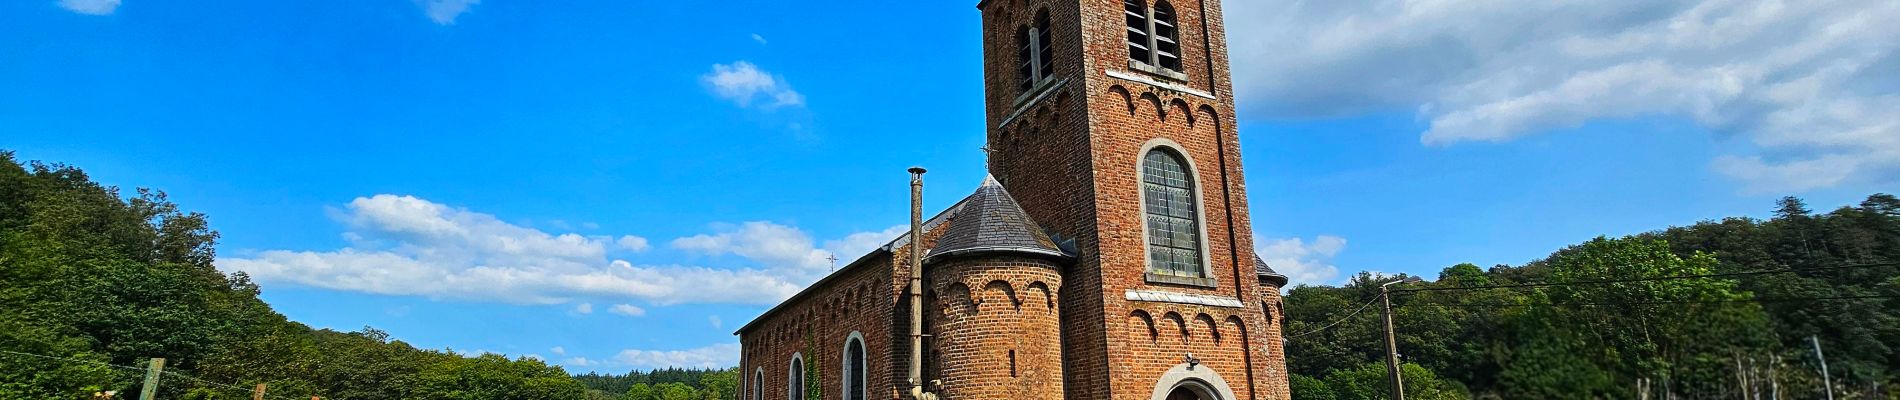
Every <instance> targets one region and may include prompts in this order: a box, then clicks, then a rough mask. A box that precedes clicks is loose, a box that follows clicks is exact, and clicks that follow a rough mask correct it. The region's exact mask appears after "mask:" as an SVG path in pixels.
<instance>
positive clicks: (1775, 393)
mask: <svg viewBox="0 0 1900 400" xmlns="http://www.w3.org/2000/svg"><path fill="white" fill-rule="evenodd" d="M1779 367H1781V354H1780V353H1775V354H1769V355H1768V400H1781V376H1779V375H1776V374H1775V371H1776V370H1775V369H1776V368H1779Z"/></svg>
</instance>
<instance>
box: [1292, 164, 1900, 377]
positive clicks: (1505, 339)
mask: <svg viewBox="0 0 1900 400" xmlns="http://www.w3.org/2000/svg"><path fill="white" fill-rule="evenodd" d="M1773 212H1774V215H1775V216H1774V218H1773V219H1770V220H1766V221H1762V220H1754V219H1748V218H1729V219H1723V220H1720V221H1706V222H1702V223H1698V224H1695V225H1693V226H1687V227H1675V228H1669V229H1665V230H1661V231H1656V232H1651V233H1645V234H1641V235H1635V236H1631V237H1625V238H1614V239H1612V238H1597V239H1593V240H1590V241H1587V242H1584V243H1581V244H1578V245H1575V246H1571V247H1569V248H1565V249H1563V250H1559V251H1557V252H1556V253H1553V254H1552V255H1551V256H1550V257H1548V258H1545V259H1543V260H1538V261H1534V262H1530V263H1527V264H1524V265H1521V266H1505V265H1500V266H1495V267H1492V268H1489V269H1488V270H1487V269H1481V268H1479V267H1478V266H1476V265H1470V264H1460V265H1455V266H1451V267H1448V268H1446V269H1444V270H1443V271H1442V272H1441V273H1440V274H1439V276H1438V279H1437V280H1436V281H1433V282H1428V283H1420V284H1411V285H1399V286H1395V288H1399V289H1400V290H1401V292H1399V293H1398V294H1395V295H1394V296H1393V299H1392V302H1393V305H1394V310H1395V316H1394V324H1395V325H1396V326H1397V330H1398V332H1399V335H1398V339H1399V352H1400V353H1401V354H1402V355H1403V356H1404V357H1405V360H1406V361H1407V363H1408V364H1411V363H1416V364H1417V365H1418V366H1420V367H1421V368H1422V370H1423V371H1421V372H1429V373H1434V374H1437V375H1438V376H1441V377H1443V379H1444V380H1448V381H1454V382H1460V383H1462V384H1463V385H1464V386H1465V387H1468V388H1470V390H1471V394H1472V395H1473V396H1476V397H1482V398H1634V397H1637V396H1638V393H1647V394H1648V397H1650V398H1667V397H1675V398H1726V397H1736V396H1740V395H1741V394H1742V391H1743V390H1765V389H1764V388H1767V387H1768V386H1769V385H1768V384H1767V383H1766V381H1768V380H1772V381H1773V382H1774V383H1775V386H1776V387H1777V389H1778V390H1780V392H1781V393H1782V394H1783V396H1785V397H1792V398H1809V397H1816V396H1818V394H1819V393H1820V391H1821V388H1820V386H1819V385H1820V382H1821V381H1822V379H1821V378H1820V376H1819V374H1818V371H1817V369H1818V368H1816V367H1817V365H1816V363H1815V360H1814V358H1813V355H1812V351H1811V347H1810V346H1809V344H1808V338H1809V337H1810V336H1814V337H1817V338H1819V339H1820V341H1821V344H1822V346H1823V347H1824V348H1826V349H1827V352H1828V354H1827V356H1828V363H1829V369H1830V372H1832V373H1833V379H1834V382H1835V386H1836V388H1835V392H1836V394H1837V395H1841V396H1843V398H1856V397H1857V396H1858V397H1859V398H1887V397H1886V396H1889V395H1888V394H1886V393H1885V392H1886V391H1888V390H1890V389H1891V388H1894V387H1900V385H1896V384H1900V371H1896V368H1897V367H1895V366H1897V365H1900V300H1896V299H1895V297H1900V267H1896V266H1894V265H1893V263H1894V262H1896V261H1900V198H1896V197H1894V196H1892V195H1888V194H1876V195H1872V196H1869V197H1868V198H1867V199H1866V200H1865V201H1863V202H1861V203H1859V204H1858V205H1857V206H1852V207H1842V208H1839V209H1836V210H1835V211H1833V212H1829V213H1825V214H1817V213H1815V212H1814V211H1812V210H1811V209H1810V208H1809V206H1808V205H1807V204H1806V203H1805V202H1803V201H1802V200H1800V199H1797V198H1792V197H1789V198H1783V199H1781V200H1779V201H1777V202H1776V204H1775V208H1774V209H1773ZM1790 270H1792V272H1775V273H1753V272H1757V271H1790ZM1734 273H1748V274H1742V275H1735V276H1721V277H1706V278H1695V279H1674V277H1683V276H1708V275H1722V274H1734ZM1397 278H1400V277H1375V276H1372V275H1368V274H1361V275H1360V276H1357V277H1354V279H1352V280H1351V281H1350V282H1348V283H1347V284H1346V285H1344V286H1341V287H1324V286H1302V287H1298V288H1295V289H1293V290H1291V291H1290V292H1289V293H1288V295H1287V298H1286V305H1287V318H1288V321H1287V324H1286V332H1288V333H1289V335H1301V334H1305V333H1308V332H1312V333H1311V334H1307V335H1303V336H1289V337H1288V341H1287V353H1288V368H1289V369H1290V370H1291V371H1290V372H1292V373H1294V374H1296V375H1295V377H1294V379H1293V383H1294V387H1295V396H1296V398H1314V399H1324V398H1339V399H1347V398H1358V397H1356V396H1360V395H1363V393H1366V392H1367V391H1369V390H1376V389H1377V388H1376V385H1374V386H1367V385H1362V384H1360V383H1358V382H1361V381H1362V380H1357V379H1352V377H1351V376H1350V375H1342V374H1350V373H1352V372H1354V371H1356V372H1361V373H1368V374H1370V372H1367V370H1366V369H1365V368H1364V366H1365V365H1367V364H1368V363H1376V362H1379V361H1380V360H1382V359H1383V358H1382V357H1384V351H1385V349H1384V342H1383V340H1384V339H1383V337H1382V336H1381V335H1382V328H1381V326H1382V325H1381V324H1380V322H1379V321H1378V311H1379V310H1378V309H1377V307H1376V304H1375V306H1374V307H1372V308H1368V309H1366V310H1365V311H1363V312H1359V313H1357V314H1354V310H1356V309H1358V308H1359V307H1360V306H1361V305H1363V304H1366V302H1367V301H1368V300H1371V299H1375V298H1376V297H1377V295H1378V289H1377V285H1378V284H1380V283H1383V282H1386V281H1389V280H1392V279H1397ZM1405 289H1433V290H1422V291H1405ZM1444 289H1457V290H1444ZM1342 319H1343V321H1342ZM1334 321H1340V323H1339V324H1338V325H1336V326H1334V327H1332V328H1330V329H1326V330H1319V329H1320V328H1321V327H1322V326H1324V325H1326V324H1329V323H1332V322H1334ZM1342 371H1346V372H1342ZM1411 374H1412V373H1411V372H1410V371H1409V370H1408V372H1407V376H1408V383H1409V381H1410V375H1411ZM1379 375H1380V376H1381V377H1382V376H1383V372H1380V374H1379ZM1742 381H1747V382H1749V384H1748V385H1742V384H1741V383H1740V382H1742ZM1322 386H1323V387H1322ZM1408 388H1409V385H1408ZM1408 390H1409V389H1408ZM1407 394H1408V395H1412V396H1411V397H1417V396H1415V395H1413V393H1409V392H1408V393H1407Z"/></svg>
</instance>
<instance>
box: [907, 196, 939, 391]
mask: <svg viewBox="0 0 1900 400" xmlns="http://www.w3.org/2000/svg"><path fill="white" fill-rule="evenodd" d="M923 253H924V168H923V167H910V394H911V397H912V398H915V399H917V400H935V399H936V398H937V395H936V394H935V393H930V392H926V391H924V378H923V376H924V263H923Z"/></svg>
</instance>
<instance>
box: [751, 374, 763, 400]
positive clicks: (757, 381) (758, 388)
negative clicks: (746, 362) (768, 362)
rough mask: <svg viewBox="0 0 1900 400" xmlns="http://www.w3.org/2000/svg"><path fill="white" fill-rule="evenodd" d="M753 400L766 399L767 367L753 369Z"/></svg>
mask: <svg viewBox="0 0 1900 400" xmlns="http://www.w3.org/2000/svg"><path fill="white" fill-rule="evenodd" d="M752 400H765V369H764V368H760V369H758V370H755V371H752Z"/></svg>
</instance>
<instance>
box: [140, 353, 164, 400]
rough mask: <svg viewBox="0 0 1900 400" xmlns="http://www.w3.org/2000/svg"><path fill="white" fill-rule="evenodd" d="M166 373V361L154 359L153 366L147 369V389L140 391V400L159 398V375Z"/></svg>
mask: <svg viewBox="0 0 1900 400" xmlns="http://www.w3.org/2000/svg"><path fill="white" fill-rule="evenodd" d="M164 371H165V359H163V358H154V359H152V366H150V367H146V368H145V388H143V389H140V390H139V400H152V398H154V397H157V396H158V374H160V373H163V372H164Z"/></svg>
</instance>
